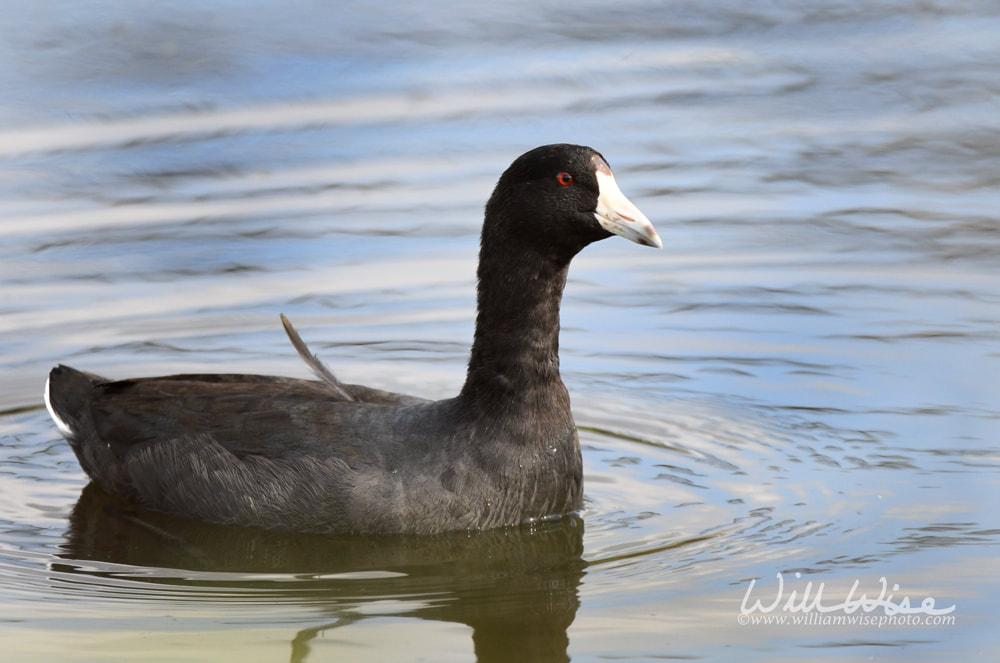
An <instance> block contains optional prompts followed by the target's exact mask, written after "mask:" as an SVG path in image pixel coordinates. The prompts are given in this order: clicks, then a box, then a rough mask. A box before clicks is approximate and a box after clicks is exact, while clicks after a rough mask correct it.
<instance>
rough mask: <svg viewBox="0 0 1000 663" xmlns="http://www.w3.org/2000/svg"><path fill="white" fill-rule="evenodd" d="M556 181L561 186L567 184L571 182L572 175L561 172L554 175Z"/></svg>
mask: <svg viewBox="0 0 1000 663" xmlns="http://www.w3.org/2000/svg"><path fill="white" fill-rule="evenodd" d="M556 182H559V184H562V185H563V186H569V185H570V184H572V183H573V176H572V175H570V174H569V173H567V172H562V173H559V174H558V175H556Z"/></svg>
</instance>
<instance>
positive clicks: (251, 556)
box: [0, 1, 1000, 661]
mask: <svg viewBox="0 0 1000 663" xmlns="http://www.w3.org/2000/svg"><path fill="white" fill-rule="evenodd" d="M998 33H1000V12H998V11H997V8H996V7H993V6H992V5H990V4H988V3H978V2H953V3H921V4H918V5H914V4H913V3H906V2H881V3H862V2H846V1H845V2H827V3H819V4H817V3H805V4H804V3H798V2H779V3H768V4H767V5H766V6H763V5H762V6H757V5H747V4H746V3H736V2H726V1H716V2H710V3H697V2H670V3H648V2H635V3H629V2H624V3H616V4H615V6H614V8H613V9H609V6H608V5H607V3H593V2H582V3H581V2H577V3H574V4H573V5H572V6H571V7H567V6H565V5H564V4H557V3H551V4H549V3H537V2H532V3H527V2H514V3H503V4H500V5H497V4H494V5H469V6H456V5H453V4H452V3H444V2H432V3H421V4H420V5H413V4H412V3H411V4H406V3H380V4H379V5H378V6H377V7H376V6H375V5H365V4H349V5H346V6H343V7H337V8H333V7H326V6H325V5H322V4H318V3H317V4H315V5H311V4H308V3H307V4H304V5H302V4H299V5H295V6H294V7H292V6H289V5H287V3H277V2H275V3H268V2H259V3H253V4H251V5H246V4H245V3H227V2H213V3H208V4H205V3H183V2H182V3H179V4H178V3H173V4H172V5H170V7H169V8H168V7H166V6H161V5H160V4H158V3H148V2H140V3H128V4H122V5H120V6H119V5H117V4H115V3H101V2H82V3H81V2H74V3H45V5H44V6H42V5H38V6H31V5H27V4H26V3H17V4H15V3H6V4H5V7H4V20H3V21H2V22H0V370H2V372H3V376H4V379H3V380H2V381H0V639H2V642H3V644H4V649H5V652H6V655H7V656H8V657H10V660H17V661H35V660H37V661H42V660H45V661H51V660H61V661H98V660H99V661H113V660H128V661H135V660H143V661H155V660H164V661H174V660H192V661H202V660H203V661H219V660H241V661H256V660H261V661H264V660H267V661H272V660H283V659H286V658H288V659H290V660H293V661H317V660H329V659H333V658H334V657H335V658H336V659H337V660H364V661H374V660H386V661H399V660H415V659H418V658H419V659H430V660H438V661H449V660H455V661H467V660H472V659H473V658H479V659H481V660H484V661H486V660H505V659H510V658H512V657H514V656H516V657H517V660H538V661H552V660H566V659H567V658H572V659H573V660H576V661H590V660H609V659H610V660H659V659H663V658H682V659H709V660H727V659H739V660H741V661H748V660H760V661H773V660H808V661H813V660H834V659H835V660H869V659H871V658H879V659H890V660H891V659H899V660H903V659H905V660H928V661H930V660H942V659H943V658H948V659H970V660H993V659H995V658H996V656H997V654H998V651H1000V648H998V646H997V639H996V637H995V635H993V633H994V629H993V628H992V622H993V621H994V618H995V615H996V614H997V612H998V610H1000V600H998V599H997V593H998V589H1000V588H998V585H997V582H996V580H995V579H996V578H997V577H998V571H1000V568H998V567H1000V564H998V556H997V547H996V546H997V543H998V538H1000V537H998V535H1000V520H998V518H997V515H996V509H995V508H994V505H995V504H996V502H997V498H998V497H1000V490H998V478H997V477H998V474H997V468H998V466H1000V445H998V439H1000V408H998V400H1000V399H998V396H1000V390H998V387H997V386H996V385H997V379H996V376H997V375H1000V280H998V278H997V274H998V273H1000V216H998V212H997V210H998V209H1000V194H998V192H997V191H998V188H997V184H998V180H997V173H1000V138H998V137H1000V120H998V118H1000V113H998V112H997V111H998V107H997V99H998V98H1000V96H998V95H1000V73H998V72H1000V69H998V68H997V66H996V65H997V63H998V62H1000V42H998V41H997V39H996V35H997V34H998ZM560 141H566V142H577V143H584V144H589V145H593V146H594V147H596V148H597V149H599V150H601V151H602V152H603V153H604V155H605V156H606V157H607V159H608V161H609V162H610V163H611V165H612V167H613V168H614V169H615V172H616V174H617V177H618V180H619V183H620V185H621V187H622V189H623V190H624V191H625V193H626V194H627V195H628V196H629V197H630V198H631V199H632V200H633V201H635V202H636V203H637V204H638V205H639V207H640V208H641V209H643V211H644V212H645V213H646V214H647V216H649V217H650V219H652V220H653V222H654V223H655V224H656V226H657V228H658V229H659V231H660V234H661V235H662V237H663V240H664V249H663V250H662V251H652V250H649V249H645V248H643V247H638V246H635V245H632V244H629V243H627V242H624V241H621V240H615V239H611V240H608V241H606V242H602V243H599V244H597V245H594V246H592V247H589V248H588V249H587V250H586V251H585V252H584V253H583V254H581V256H580V257H579V258H578V259H577V260H576V261H575V262H574V265H573V268H572V270H571V273H570V281H569V284H568V287H567V291H566V295H565V297H564V305H563V316H562V322H563V332H562V337H561V357H562V369H563V377H564V380H565V382H566V383H567V385H568V387H569V389H570V392H571V394H572V397H573V404H574V411H575V415H576V419H577V423H578V425H579V426H580V435H581V442H582V444H583V447H584V463H585V476H586V487H585V492H586V510H585V511H584V513H582V514H581V517H580V518H574V519H567V520H565V521H563V522H559V523H551V524H546V525H545V526H541V527H536V528H533V529H531V528H526V529H524V530H517V531H507V532H490V533H483V534H465V533H461V534H456V535H450V536H445V537H431V538H429V539H426V540H419V541H414V540H412V539H393V538H388V539H384V538H383V539H369V538H363V537H353V538H351V537H348V538H336V537H334V538H330V537H297V536H284V535H273V534H266V533H260V532H250V531H243V530H233V529H230V528H223V527H216V526H209V525H203V524H198V523H191V522H187V521H183V520H179V519H174V518H168V517H164V516H161V515H157V514H152V513H148V512H145V511H142V510H139V509H136V508H135V507H132V506H130V505H128V504H125V503H122V502H120V501H118V500H115V499H113V498H110V497H108V496H107V495H104V494H102V493H100V491H97V490H95V489H94V488H92V487H91V488H86V486H87V479H86V477H85V475H83V473H82V472H81V470H80V469H79V466H78V465H77V464H76V461H75V459H74V457H73V455H72V453H71V451H70V450H69V448H68V446H67V445H66V444H65V443H64V442H63V441H62V440H61V439H60V437H59V436H58V434H57V431H56V429H55V427H54V426H53V425H52V423H51V422H50V421H49V419H48V417H47V415H46V414H45V413H44V410H43V409H42V398H41V388H42V384H43V382H44V377H45V375H46V373H47V371H48V370H49V368H50V367H51V366H52V365H53V364H55V363H57V362H64V363H68V364H71V365H73V366H76V367H78V368H82V369H86V370H91V371H96V372H100V373H103V374H106V375H109V376H114V377H127V376H139V375H151V374H157V373H174V372H182V371H239V372H255V373H272V374H282V375H294V376H301V377H305V376H306V375H307V370H306V368H305V366H303V365H302V364H301V362H300V361H299V360H298V359H297V357H295V355H294V352H293V351H292V348H291V347H290V346H289V344H288V343H287V340H286V339H285V337H284V334H283V333H282V331H281V328H280V324H279V321H278V314H279V313H280V312H284V313H285V314H286V315H288V316H289V317H290V318H291V319H292V320H293V321H294V322H295V323H296V325H297V326H298V328H299V329H300V331H301V332H302V334H303V336H304V337H305V338H306V340H307V341H309V342H310V343H311V345H312V347H313V349H314V350H315V351H317V352H318V353H319V355H320V356H321V357H322V358H323V359H324V360H325V361H326V362H327V363H329V364H330V365H331V366H332V367H333V368H334V370H336V371H337V373H338V374H339V375H340V376H341V377H342V378H343V379H345V380H347V381H351V382H364V383H367V384H371V385H373V386H377V387H380V388H383V389H390V390H395V391H404V392H409V393H414V394H417V395H421V396H426V397H445V396H449V395H452V394H454V393H455V392H457V390H458V388H459V387H460V385H461V381H462V378H463V377H464V363H465V360H466V358H467V353H468V347H469V343H470V341H471V337H472V323H473V319H474V306H475V298H474V288H475V280H474V273H475V258H476V252H477V248H478V237H477V234H478V230H479V224H480V223H481V218H482V216H481V215H482V205H483V204H484V202H485V200H486V198H487V197H488V195H489V193H490V190H491V187H492V186H493V183H494V182H495V181H496V178H497V177H498V175H499V173H500V172H501V171H502V170H503V169H504V168H505V167H506V166H507V164H509V162H510V161H511V160H512V159H513V158H514V157H516V156H517V155H518V154H520V153H521V152H523V151H525V150H527V149H530V148H531V147H534V146H536V145H539V144H544V143H550V142H560ZM778 573H781V574H782V577H783V581H784V583H785V592H786V595H787V594H788V592H789V591H792V590H796V591H798V592H799V595H801V594H802V593H803V592H804V591H805V590H806V586H807V583H809V582H811V583H812V588H813V590H812V591H815V590H816V588H817V587H818V586H819V585H820V583H823V585H824V587H825V589H824V592H825V598H824V601H826V603H827V604H829V605H832V604H834V603H836V602H837V601H841V600H844V599H845V598H846V597H847V595H848V592H849V590H850V589H851V587H852V584H853V583H855V582H857V583H858V587H859V589H858V592H859V593H861V592H868V593H869V594H870V595H873V596H874V595H877V594H878V593H879V589H880V587H881V586H882V585H881V579H882V578H885V582H886V583H887V585H888V587H889V588H890V590H891V591H892V592H893V593H894V594H895V596H896V597H897V598H896V601H897V602H898V601H899V599H900V597H903V596H908V597H910V598H911V599H912V601H913V604H914V605H919V604H920V601H921V600H923V599H924V598H925V597H933V598H934V599H935V602H936V605H937V606H938V607H939V608H941V607H947V606H951V605H954V606H955V610H954V612H952V613H951V614H952V615H953V616H954V620H953V621H951V622H950V623H939V624H928V623H920V624H889V625H882V626H877V625H871V624H868V625H864V624H857V623H855V624H848V623H841V624H836V625H835V624H820V623H814V624H798V625H794V624H784V625H778V624H770V625H768V624H763V623H741V620H740V617H741V612H740V608H741V603H742V602H743V601H744V597H745V596H746V595H747V590H748V587H749V585H750V582H751V580H754V579H756V581H757V582H756V587H755V589H754V594H753V596H754V597H756V598H760V599H761V601H762V603H768V602H770V600H771V599H772V598H773V597H774V596H775V595H776V592H777V587H778V580H777V574H778ZM894 585H898V589H892V587H893V586H894ZM751 603H752V601H751ZM813 612H815V611H813ZM883 612H884V611H883ZM770 614H775V615H781V614H785V615H786V616H787V615H788V614H789V613H787V612H782V611H780V610H779V611H775V612H773V613H770ZM838 614H841V615H842V614H844V611H843V610H841V611H839V613H838ZM879 614H881V613H879ZM756 616H757V617H760V616H761V614H760V613H758V614H757V615H756ZM921 616H923V615H921Z"/></svg>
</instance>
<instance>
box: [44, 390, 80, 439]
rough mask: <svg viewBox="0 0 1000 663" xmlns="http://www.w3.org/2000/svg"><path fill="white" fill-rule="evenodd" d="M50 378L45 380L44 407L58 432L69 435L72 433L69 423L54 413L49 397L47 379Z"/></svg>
mask: <svg viewBox="0 0 1000 663" xmlns="http://www.w3.org/2000/svg"><path fill="white" fill-rule="evenodd" d="M51 379H52V378H47V379H46V380H45V409H46V410H48V411H49V416H50V417H52V421H54V422H56V427H57V428H58V429H59V432H60V433H62V434H63V435H66V436H69V435H72V434H73V429H72V428H70V426H69V424H67V423H66V422H65V421H63V420H62V419H60V418H59V415H58V414H56V411H55V409H54V408H53V407H52V401H51V400H50V399H49V381H50V380H51Z"/></svg>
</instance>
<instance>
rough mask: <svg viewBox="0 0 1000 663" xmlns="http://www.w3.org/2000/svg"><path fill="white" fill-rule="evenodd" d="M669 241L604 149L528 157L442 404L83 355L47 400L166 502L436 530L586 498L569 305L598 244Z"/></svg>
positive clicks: (187, 511) (518, 167) (505, 181)
mask: <svg viewBox="0 0 1000 663" xmlns="http://www.w3.org/2000/svg"><path fill="white" fill-rule="evenodd" d="M611 234H619V235H623V236H625V237H627V238H629V239H632V240H633V241H637V242H640V243H644V244H648V245H651V246H656V247H659V246H660V240H659V237H658V236H657V234H656V231H655V230H653V227H652V225H650V224H649V221H648V220H646V218H645V217H644V216H643V215H642V213H641V212H639V211H638V210H637V209H636V208H635V207H634V205H632V204H631V203H630V202H629V201H628V199H626V198H625V197H624V196H623V195H622V194H621V192H620V191H619V190H618V188H617V185H616V184H615V183H614V178H613V176H612V175H611V171H610V168H609V167H608V166H607V163H606V162H605V161H604V158H603V157H602V156H601V155H600V154H598V153H597V152H595V151H593V150H592V149H590V148H585V147H579V146H571V145H552V146H545V147H542V148H537V149H535V150H532V151H531V152H528V153H526V154H525V155H522V156H521V157H519V158H518V159H517V160H515V162H514V163H513V164H512V165H511V167H510V168H508V170H507V171H506V172H505V173H504V174H503V176H501V178H500V181H499V182H498V184H497V187H496V189H495V190H494V193H493V195H492V197H491V198H490V201H489V202H488V203H487V206H486V218H485V221H484V226H483V233H482V243H481V250H480V262H479V270H478V284H479V285H478V313H477V318H476V333H475V339H474V342H473V347H472V352H471V355H470V359H469V368H468V374H467V377H466V381H465V384H464V386H463V388H462V390H461V392H460V393H459V395H458V396H456V397H454V398H450V399H445V400H440V401H427V400H423V399H420V398H416V397H412V396H406V395H402V394H395V393H390V392H385V391H381V390H378V389H373V388H370V387H364V386H361V385H351V384H344V383H341V382H339V380H337V379H336V377H334V375H333V374H332V373H331V372H330V371H329V370H328V369H326V368H325V367H324V366H322V364H320V363H319V362H318V360H316V359H315V357H313V356H312V355H311V354H309V352H308V350H307V349H306V347H305V344H304V343H302V341H301V339H299V338H298V334H297V333H296V332H295V330H294V329H293V328H292V327H291V324H290V323H289V322H288V321H287V320H286V319H284V316H282V319H283V321H284V323H285V328H286V331H287V332H288V334H289V337H290V338H291V339H292V343H293V345H295V347H296V349H297V350H298V351H299V353H300V354H301V355H302V356H303V358H304V359H305V360H306V361H307V363H309V365H310V366H311V367H312V368H313V369H314V371H315V372H316V373H317V375H318V376H319V377H320V380H301V379H294V378H284V377H270V376H257V375H237V374H207V375H175V376H167V377H160V378H141V379H131V380H107V379H105V378H102V377H100V376H97V375H94V374H91V373H85V372H82V371H78V370H76V369H73V368H69V367H66V366H58V367H56V368H54V369H53V370H52V372H51V374H50V376H49V380H48V382H47V383H46V391H45V397H46V405H47V407H48V409H49V412H50V413H51V415H52V417H53V419H54V420H55V422H56V424H57V426H58V427H59V429H60V431H61V432H62V433H63V434H64V435H65V436H66V437H67V439H68V440H69V443H70V445H71V447H72V448H73V451H74V452H75V453H76V455H77V458H78V459H79V461H80V464H81V466H82V467H83V469H84V471H86V472H87V474H88V475H89V476H90V477H91V478H92V479H93V480H94V481H95V482H96V483H97V484H98V485H100V486H101V487H102V488H104V489H105V490H107V491H109V492H111V493H115V494H118V495H122V496H124V497H127V498H130V499H132V500H134V501H136V502H138V503H140V504H143V505H145V506H147V507H149V508H152V509H155V510H159V511H164V512H168V513H173V514H177V515H182V516H188V517H193V518H197V519H201V520H206V521H210V522H218V523H227V524H234V525H242V526H249V527H261V528H266V529H275V530H291V531H310V532H336V533H408V534H429V533H436V532H443V531H449V530H460V529H481V528H490V527H501V526H508V525H516V524H518V523H522V522H525V521H531V520H536V519H545V518H552V517H559V516H562V515H565V514H568V513H571V512H573V511H576V510H578V509H579V508H580V506H581V502H582V489H583V465H582V460H581V456H580V447H579V440H578V437H577V433H576V428H575V425H574V422H573V416H572V413H571V411H570V401H569V394H568V392H567V390H566V387H565V385H564V384H563V382H562V380H561V377H560V375H559V355H558V349H559V348H558V344H559V306H560V301H561V297H562V292H563V288H564V286H565V283H566V276H567V272H568V269H569V264H570V261H571V259H572V258H573V256H575V255H576V254H577V253H578V252H579V251H580V250H581V249H582V248H583V247H584V246H586V245H587V244H589V243H591V242H593V241H597V240H599V239H603V238H605V237H609V236H610V235H611Z"/></svg>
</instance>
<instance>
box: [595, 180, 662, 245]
mask: <svg viewBox="0 0 1000 663" xmlns="http://www.w3.org/2000/svg"><path fill="white" fill-rule="evenodd" d="M597 185H598V188H599V189H600V193H599V194H598V196H597V209H596V210H594V216H595V217H596V218H597V222H598V223H599V224H601V227H602V228H604V229H605V230H607V231H608V232H609V233H614V234H615V235H620V236H621V237H624V238H625V239H630V240H632V241H633V242H635V243H636V244H642V245H644V246H652V247H654V248H657V249H662V248H663V242H662V241H661V240H660V236H659V235H658V234H656V228H654V227H653V224H652V223H650V222H649V219H647V218H646V215H645V214H643V213H642V212H640V211H639V208H638V207H636V206H635V205H633V204H632V201H631V200H629V199H628V198H626V197H625V194H623V193H622V192H621V189H619V188H618V183H617V182H615V176H614V175H612V174H611V172H610V169H609V170H608V172H604V169H603V168H599V169H598V170H597Z"/></svg>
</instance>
